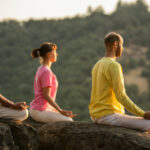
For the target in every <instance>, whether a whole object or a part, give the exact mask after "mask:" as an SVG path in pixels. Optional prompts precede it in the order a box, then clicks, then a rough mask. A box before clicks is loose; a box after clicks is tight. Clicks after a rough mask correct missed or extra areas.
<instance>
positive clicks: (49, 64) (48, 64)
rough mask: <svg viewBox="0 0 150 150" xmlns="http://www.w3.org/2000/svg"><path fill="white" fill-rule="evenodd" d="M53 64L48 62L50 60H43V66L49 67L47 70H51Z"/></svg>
mask: <svg viewBox="0 0 150 150" xmlns="http://www.w3.org/2000/svg"><path fill="white" fill-rule="evenodd" d="M51 65H52V62H50V61H48V60H43V66H45V67H47V68H51Z"/></svg>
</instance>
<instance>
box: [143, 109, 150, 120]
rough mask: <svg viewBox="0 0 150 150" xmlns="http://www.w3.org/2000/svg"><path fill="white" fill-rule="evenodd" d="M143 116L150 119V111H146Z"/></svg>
mask: <svg viewBox="0 0 150 150" xmlns="http://www.w3.org/2000/svg"><path fill="white" fill-rule="evenodd" d="M143 117H144V119H148V120H150V111H146V112H145V114H144V116H143Z"/></svg>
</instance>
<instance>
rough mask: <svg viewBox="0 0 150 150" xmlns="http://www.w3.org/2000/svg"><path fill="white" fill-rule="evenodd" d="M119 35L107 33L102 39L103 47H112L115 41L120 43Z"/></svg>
mask: <svg viewBox="0 0 150 150" xmlns="http://www.w3.org/2000/svg"><path fill="white" fill-rule="evenodd" d="M120 38H122V37H121V35H120V34H118V33H115V32H110V33H108V34H107V35H106V36H105V38H104V43H105V46H106V47H107V46H112V45H113V44H114V42H115V41H118V42H120Z"/></svg>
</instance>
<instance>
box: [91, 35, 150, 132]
mask: <svg viewBox="0 0 150 150" xmlns="http://www.w3.org/2000/svg"><path fill="white" fill-rule="evenodd" d="M104 43H105V47H106V55H105V57H103V58H101V59H100V60H99V61H98V62H97V63H96V64H95V65H94V67H93V69H92V91H91V100H90V104H89V112H90V116H91V119H92V120H93V121H94V122H95V123H98V124H105V125H114V126H122V127H127V128H133V129H140V130H150V112H144V111H143V110H142V109H140V108H139V107H138V106H136V105H135V104H134V103H133V102H132V101H131V99H130V98H129V97H128V96H127V95H126V92H125V87H124V78H123V73H122V67H121V65H120V64H119V63H118V62H117V61H116V60H115V59H116V58H117V57H119V56H121V54H122V51H123V38H122V36H121V35H119V34H117V33H115V32H111V33H108V34H107V35H106V36H105V38H104ZM124 107H125V108H126V109H127V110H128V111H129V112H130V113H132V114H134V115H136V116H131V115H126V114H125V111H124Z"/></svg>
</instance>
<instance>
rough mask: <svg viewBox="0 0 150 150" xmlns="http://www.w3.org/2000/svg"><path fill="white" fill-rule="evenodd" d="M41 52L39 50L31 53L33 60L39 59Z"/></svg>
mask: <svg viewBox="0 0 150 150" xmlns="http://www.w3.org/2000/svg"><path fill="white" fill-rule="evenodd" d="M39 51H40V49H39V48H36V49H33V50H32V52H31V56H32V57H33V58H37V57H39V56H40V55H39Z"/></svg>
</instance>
